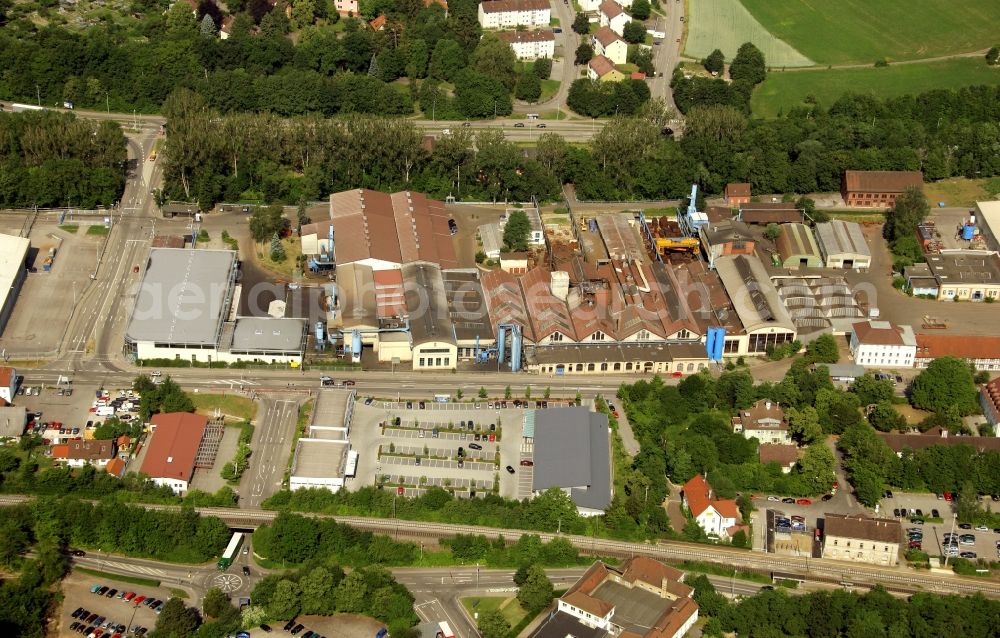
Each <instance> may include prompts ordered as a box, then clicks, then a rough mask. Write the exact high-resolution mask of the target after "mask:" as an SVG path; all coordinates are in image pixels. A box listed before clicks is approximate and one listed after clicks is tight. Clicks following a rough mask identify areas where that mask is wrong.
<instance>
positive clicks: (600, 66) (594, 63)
mask: <svg viewBox="0 0 1000 638" xmlns="http://www.w3.org/2000/svg"><path fill="white" fill-rule="evenodd" d="M588 66H590V68H592V69H593V70H594V73H596V74H597V77H599V78H603V77H604V76H605V75H607V74H608V73H611V72H612V71H614V70H615V63H614V62H612V61H611V60H609V59H608V58H606V57H604V56H603V55H595V56H594V57H592V58H590V63H589V64H588Z"/></svg>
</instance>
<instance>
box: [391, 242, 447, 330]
mask: <svg viewBox="0 0 1000 638" xmlns="http://www.w3.org/2000/svg"><path fill="white" fill-rule="evenodd" d="M400 270H402V272H403V296H404V298H405V300H406V312H407V314H408V315H409V319H410V338H411V339H412V343H413V345H414V346H418V345H420V344H422V343H426V342H428V341H444V342H448V343H452V344H454V343H455V328H454V326H453V325H452V323H451V319H450V318H449V317H448V299H447V297H446V295H445V289H444V279H443V278H442V277H441V268H440V267H439V266H438V265H437V264H431V263H427V262H423V261H417V262H411V263H408V264H404V265H403V267H402V268H401V269H400Z"/></svg>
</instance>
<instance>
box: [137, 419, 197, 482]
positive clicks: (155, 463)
mask: <svg viewBox="0 0 1000 638" xmlns="http://www.w3.org/2000/svg"><path fill="white" fill-rule="evenodd" d="M150 423H152V424H153V426H154V427H155V431H154V432H153V438H152V440H151V441H150V442H149V445H148V447H147V449H146V459H145V460H144V461H143V463H142V472H143V473H145V474H147V475H149V476H150V477H152V478H169V479H179V480H182V481H188V480H190V479H191V474H192V473H193V472H194V460H195V456H196V455H197V453H198V446H199V445H200V444H201V438H202V436H204V434H205V427H206V426H207V425H208V417H205V416H202V415H199V414H190V413H188V412H170V413H168V414H155V415H153V418H152V419H150Z"/></svg>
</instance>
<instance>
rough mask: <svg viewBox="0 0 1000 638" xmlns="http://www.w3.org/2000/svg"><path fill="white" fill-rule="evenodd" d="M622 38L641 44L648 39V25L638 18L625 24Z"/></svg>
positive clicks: (630, 42)
mask: <svg viewBox="0 0 1000 638" xmlns="http://www.w3.org/2000/svg"><path fill="white" fill-rule="evenodd" d="M622 39H623V40H625V41H626V42H628V43H629V44H639V43H641V42H645V41H646V25H644V24H643V23H641V22H638V21H636V20H632V21H631V22H628V23H626V24H625V27H624V29H622Z"/></svg>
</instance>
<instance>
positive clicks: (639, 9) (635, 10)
mask: <svg viewBox="0 0 1000 638" xmlns="http://www.w3.org/2000/svg"><path fill="white" fill-rule="evenodd" d="M629 11H631V13H632V17H633V18H635V19H636V20H645V19H647V18H648V17H649V14H650V12H651V9H650V6H649V0H634V2H632V8H631V9H630V10H629Z"/></svg>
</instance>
